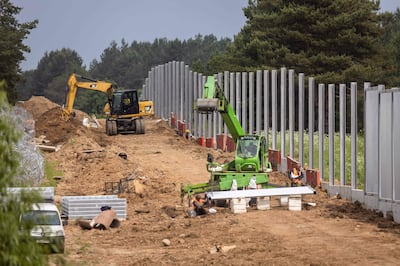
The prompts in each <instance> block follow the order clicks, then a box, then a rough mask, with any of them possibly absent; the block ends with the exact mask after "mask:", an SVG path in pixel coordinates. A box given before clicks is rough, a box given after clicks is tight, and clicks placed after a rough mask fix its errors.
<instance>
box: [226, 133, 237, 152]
mask: <svg viewBox="0 0 400 266" xmlns="http://www.w3.org/2000/svg"><path fill="white" fill-rule="evenodd" d="M235 150H236V144H235V142H234V141H233V139H232V137H231V136H227V137H226V151H227V152H234V151H235Z"/></svg>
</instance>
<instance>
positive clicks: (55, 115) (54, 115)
mask: <svg viewBox="0 0 400 266" xmlns="http://www.w3.org/2000/svg"><path fill="white" fill-rule="evenodd" d="M76 113H77V115H76V116H75V117H71V119H70V120H69V121H64V120H63V119H62V118H61V110H60V108H59V107H55V108H52V109H50V110H48V111H46V112H44V113H43V114H42V115H41V116H39V117H38V118H37V119H35V120H36V136H40V135H44V136H46V139H47V140H49V141H50V144H51V145H57V144H61V143H65V142H67V141H68V140H69V139H70V138H71V137H73V136H77V135H78V136H79V135H90V134H92V133H91V132H92V131H91V130H89V129H88V128H87V127H85V126H83V125H82V119H83V117H85V114H84V113H83V112H80V111H76ZM86 116H87V117H89V116H88V115H86Z"/></svg>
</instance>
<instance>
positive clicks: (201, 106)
mask: <svg viewBox="0 0 400 266" xmlns="http://www.w3.org/2000/svg"><path fill="white" fill-rule="evenodd" d="M196 109H197V111H198V112H201V113H208V112H214V111H218V99H217V98H214V99H197V102H196Z"/></svg>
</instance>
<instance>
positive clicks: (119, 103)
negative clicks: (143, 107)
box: [111, 90, 139, 115]
mask: <svg viewBox="0 0 400 266" xmlns="http://www.w3.org/2000/svg"><path fill="white" fill-rule="evenodd" d="M112 102H113V105H112V109H111V115H131V114H138V113H139V100H138V96H137V91H136V90H131V91H117V92H115V93H114V94H113V99H112Z"/></svg>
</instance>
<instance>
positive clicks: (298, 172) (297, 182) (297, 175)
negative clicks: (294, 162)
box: [289, 167, 303, 187]
mask: <svg viewBox="0 0 400 266" xmlns="http://www.w3.org/2000/svg"><path fill="white" fill-rule="evenodd" d="M289 178H290V181H291V186H292V187H296V186H301V185H302V179H303V169H302V168H301V167H294V168H293V170H292V171H291V172H290V174H289Z"/></svg>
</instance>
